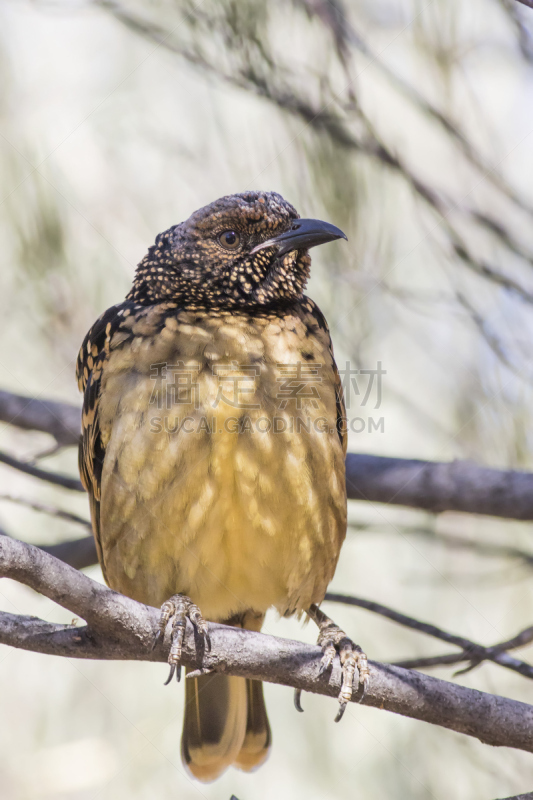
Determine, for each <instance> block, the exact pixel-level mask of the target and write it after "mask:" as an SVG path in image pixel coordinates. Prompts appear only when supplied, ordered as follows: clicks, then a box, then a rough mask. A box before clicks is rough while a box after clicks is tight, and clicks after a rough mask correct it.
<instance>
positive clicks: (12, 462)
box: [0, 452, 84, 492]
mask: <svg viewBox="0 0 533 800" xmlns="http://www.w3.org/2000/svg"><path fill="white" fill-rule="evenodd" d="M0 463H2V464H7V466H8V467H13V469H17V470H19V472H24V473H25V474H26V475H31V476H32V477H33V478H38V479H39V480H41V481H46V482H47V483H53V484H54V486H62V487H63V488H64V489H72V490H73V491H75V492H83V491H84V488H83V486H82V484H81V481H79V480H77V479H76V478H69V477H68V476H67V475H60V474H59V473H57V472H49V471H48V470H45V469H40V468H39V467H33V466H32V465H31V464H25V463H24V462H23V461H19V459H18V458H14V457H13V456H9V455H8V454H7V453H1V452H0Z"/></svg>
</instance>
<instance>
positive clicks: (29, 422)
mask: <svg viewBox="0 0 533 800" xmlns="http://www.w3.org/2000/svg"><path fill="white" fill-rule="evenodd" d="M80 418H81V411H80V410H79V409H78V408H77V407H76V406H73V405H70V404H69V403H58V402H56V401H54V400H38V399H36V398H33V397H25V396H23V395H20V394H13V393H12V392H6V391H2V390H0V421H1V422H8V423H9V424H10V425H16V426H17V428H23V429H24V430H32V431H43V432H44V433H49V434H50V435H51V436H53V437H54V439H55V440H56V442H57V443H58V444H60V445H62V446H64V445H68V444H78V441H79V438H80Z"/></svg>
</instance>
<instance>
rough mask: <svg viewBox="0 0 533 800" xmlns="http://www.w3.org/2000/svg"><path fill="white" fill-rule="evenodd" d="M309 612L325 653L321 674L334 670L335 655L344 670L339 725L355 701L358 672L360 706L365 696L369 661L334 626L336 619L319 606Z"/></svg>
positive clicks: (313, 606) (338, 716)
mask: <svg viewBox="0 0 533 800" xmlns="http://www.w3.org/2000/svg"><path fill="white" fill-rule="evenodd" d="M307 613H308V615H309V616H310V617H311V619H312V620H313V621H314V622H316V624H317V625H318V628H319V634H318V640H317V644H318V645H320V647H321V648H322V652H323V656H322V662H321V664H320V675H322V674H323V673H324V672H327V671H328V670H330V669H331V667H332V665H333V661H334V659H335V656H336V655H337V653H338V655H339V659H340V662H341V669H342V685H341V690H340V692H339V710H338V712H337V716H336V717H335V722H339V721H340V720H341V719H342V716H343V714H344V711H345V710H346V706H347V705H348V703H349V702H350V700H351V699H352V694H353V688H354V679H355V670H356V669H357V672H358V675H359V679H358V688H357V693H358V696H357V701H358V702H359V703H360V702H361V701H362V700H363V698H364V696H365V693H366V690H367V687H368V681H369V678H370V670H369V668H368V660H367V657H366V655H365V653H363V651H362V650H361V648H360V647H359V645H357V644H354V642H352V640H351V639H350V638H349V637H348V636H347V635H346V634H345V632H344V631H343V630H342V629H341V628H339V626H338V625H335V623H334V622H333V620H331V619H330V618H329V617H327V616H326V615H325V614H324V612H323V611H321V610H320V609H319V608H318V606H316V605H314V604H313V605H312V606H311V608H310V609H309V611H308V612H307Z"/></svg>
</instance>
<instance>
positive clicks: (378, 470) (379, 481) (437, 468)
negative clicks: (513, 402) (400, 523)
mask: <svg viewBox="0 0 533 800" xmlns="http://www.w3.org/2000/svg"><path fill="white" fill-rule="evenodd" d="M346 485H347V488H348V497H349V498H350V499H352V500H368V501H372V502H374V503H391V504H394V505H403V506H410V507H411V508H422V509H425V510H426V511H432V512H433V513H436V514H438V513H440V512H442V511H464V512H466V513H470V514H487V515H490V516H494V517H504V518H506V519H520V520H532V519H533V474H532V473H530V472H519V471H518V470H497V469H491V468H489V467H481V466H479V465H477V464H473V463H472V462H469V461H451V462H449V463H439V462H432V461H421V460H418V459H407V458H386V457H383V456H373V455H366V454H362V453H361V454H359V453H358V454H355V453H348V455H347V457H346Z"/></svg>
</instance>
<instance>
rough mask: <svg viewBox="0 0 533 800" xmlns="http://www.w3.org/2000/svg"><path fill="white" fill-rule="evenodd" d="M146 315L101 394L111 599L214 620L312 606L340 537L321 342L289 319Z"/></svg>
mask: <svg viewBox="0 0 533 800" xmlns="http://www.w3.org/2000/svg"><path fill="white" fill-rule="evenodd" d="M153 316H154V318H153V319H150V318H149V315H147V318H144V319H140V320H134V321H132V334H133V339H132V342H131V345H130V346H128V347H127V348H126V347H124V348H118V349H117V350H116V351H114V350H113V347H112V348H111V349H112V352H111V356H110V358H109V361H108V364H107V365H106V371H105V374H104V376H103V382H102V397H101V401H100V416H101V428H102V435H103V438H104V441H105V445H106V456H105V462H104V470H103V475H102V513H101V519H102V532H101V538H102V547H103V551H104V559H105V562H106V571H107V575H108V578H109V581H110V583H111V585H113V586H114V587H115V588H117V589H120V590H121V591H124V592H126V593H128V594H130V595H133V596H135V597H137V599H139V600H142V601H143V602H147V603H152V604H158V603H161V602H162V601H163V600H164V599H165V598H166V597H167V596H168V595H169V594H173V593H175V592H177V591H179V592H183V593H185V594H188V595H189V596H191V597H192V598H193V599H194V600H195V601H196V602H197V603H198V604H199V605H200V606H201V608H202V611H203V613H204V614H205V615H206V616H207V617H208V618H211V619H227V618H228V617H230V616H231V615H232V614H234V613H237V612H238V611H241V610H246V609H250V608H253V609H254V610H256V611H264V610H266V609H267V608H268V607H269V606H271V605H275V606H277V607H278V608H279V609H280V610H282V611H285V610H287V609H293V608H305V607H307V606H308V605H309V604H310V603H311V602H314V601H316V600H318V601H320V600H321V599H322V596H323V593H324V591H325V587H326V585H327V583H328V582H329V580H330V579H331V577H332V574H333V571H334V568H335V564H336V560H337V557H338V553H339V550H340V546H341V543H342V540H343V538H344V534H345V528H346V497H345V485H344V455H343V452H342V447H341V443H340V439H339V436H338V433H337V430H336V414H337V411H336V395H335V383H334V379H333V365H332V357H331V353H330V350H329V337H328V335H327V333H326V332H324V331H323V330H322V329H320V327H319V326H317V325H316V323H315V322H314V320H313V318H312V317H311V316H309V319H306V315H305V313H297V312H295V313H292V314H286V315H284V316H272V317H268V316H264V317H259V318H254V317H250V316H247V315H244V314H243V315H238V314H237V315H236V314H232V315H231V316H229V315H223V314H221V315H216V314H207V313H197V312H176V313H172V314H167V315H166V316H165V317H164V318H157V319H156V316H157V315H156V314H155V313H154V315H153Z"/></svg>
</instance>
